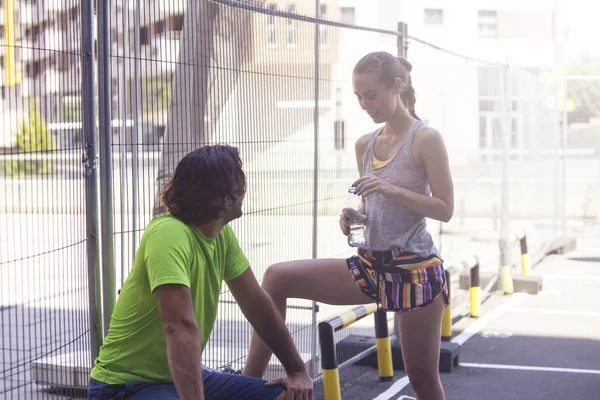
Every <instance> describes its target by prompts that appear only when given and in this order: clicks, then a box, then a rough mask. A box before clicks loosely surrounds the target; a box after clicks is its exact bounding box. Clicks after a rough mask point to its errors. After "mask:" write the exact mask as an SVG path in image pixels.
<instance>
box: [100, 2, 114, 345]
mask: <svg viewBox="0 0 600 400" xmlns="http://www.w3.org/2000/svg"><path fill="white" fill-rule="evenodd" d="M110 4H111V2H109V1H101V2H100V3H99V4H98V11H97V12H98V18H97V25H98V128H99V131H98V135H99V143H100V148H99V152H100V205H101V207H100V229H101V246H102V252H101V256H102V258H101V260H102V295H103V321H104V326H103V333H104V335H106V333H107V332H108V325H109V323H110V316H111V314H112V310H113V307H114V304H115V265H114V255H113V219H112V218H113V192H112V157H111V151H112V149H111V137H112V132H111V129H112V127H111V76H110Z"/></svg>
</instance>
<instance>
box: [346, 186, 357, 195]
mask: <svg viewBox="0 0 600 400" xmlns="http://www.w3.org/2000/svg"><path fill="white" fill-rule="evenodd" d="M348 193H350V194H354V193H356V187H354V186H350V187H349V188H348Z"/></svg>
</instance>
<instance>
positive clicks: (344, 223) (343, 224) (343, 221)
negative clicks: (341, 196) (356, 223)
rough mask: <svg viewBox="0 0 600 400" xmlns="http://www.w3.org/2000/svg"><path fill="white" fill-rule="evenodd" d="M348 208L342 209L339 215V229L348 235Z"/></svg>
mask: <svg viewBox="0 0 600 400" xmlns="http://www.w3.org/2000/svg"><path fill="white" fill-rule="evenodd" d="M347 210H348V209H346V208H344V209H343V210H342V214H341V215H340V229H341V230H342V233H343V234H344V236H348V235H349V234H350V219H349V218H348V211H347Z"/></svg>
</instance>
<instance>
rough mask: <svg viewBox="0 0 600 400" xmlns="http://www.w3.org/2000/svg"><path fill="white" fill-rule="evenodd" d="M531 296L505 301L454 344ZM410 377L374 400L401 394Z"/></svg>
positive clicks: (523, 295) (462, 340)
mask: <svg viewBox="0 0 600 400" xmlns="http://www.w3.org/2000/svg"><path fill="white" fill-rule="evenodd" d="M527 296H529V295H528V294H527V293H515V294H513V295H512V296H511V297H510V299H508V300H506V301H504V302H503V303H502V304H500V305H499V306H498V307H496V308H494V309H493V310H492V311H491V312H490V313H489V314H486V315H485V316H483V317H481V318H480V319H478V320H477V322H475V323H473V324H471V325H469V326H468V327H467V328H466V329H465V330H464V331H462V332H461V333H460V334H459V335H458V336H456V337H455V338H454V339H452V342H454V343H458V344H459V345H462V344H463V343H465V342H466V341H467V340H469V339H470V338H471V337H473V335H475V334H477V332H479V331H480V330H482V329H483V328H485V327H486V325H488V324H489V323H490V322H492V321H493V320H495V319H496V318H498V317H500V316H501V315H502V314H504V313H505V312H506V311H508V310H510V309H511V308H513V307H514V306H516V305H517V304H519V303H520V302H522V301H523V300H525V299H526V298H527ZM408 384H409V381H408V376H404V377H402V378H400V379H398V380H397V381H396V382H394V384H393V385H392V386H390V387H389V388H388V389H387V390H386V391H385V392H383V393H381V394H380V395H379V396H377V397H375V398H374V399H373V400H389V399H391V398H392V397H394V396H395V395H397V394H398V393H400V392H401V391H402V390H403V389H404V388H405V387H406V386H408Z"/></svg>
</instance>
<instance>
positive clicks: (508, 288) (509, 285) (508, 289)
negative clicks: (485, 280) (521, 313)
mask: <svg viewBox="0 0 600 400" xmlns="http://www.w3.org/2000/svg"><path fill="white" fill-rule="evenodd" d="M500 279H501V280H502V289H503V290H504V294H513V292H514V291H515V288H514V287H513V280H512V276H511V273H510V265H502V266H501V267H500Z"/></svg>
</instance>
